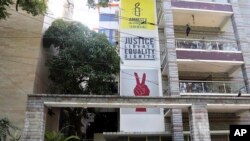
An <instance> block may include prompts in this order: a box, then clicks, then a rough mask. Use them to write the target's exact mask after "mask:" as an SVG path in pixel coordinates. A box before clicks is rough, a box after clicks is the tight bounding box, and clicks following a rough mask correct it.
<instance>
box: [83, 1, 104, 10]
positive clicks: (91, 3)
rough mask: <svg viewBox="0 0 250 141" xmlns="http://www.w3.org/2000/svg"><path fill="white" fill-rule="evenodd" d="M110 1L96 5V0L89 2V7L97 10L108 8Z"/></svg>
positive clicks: (99, 2)
mask: <svg viewBox="0 0 250 141" xmlns="http://www.w3.org/2000/svg"><path fill="white" fill-rule="evenodd" d="M108 4H109V0H98V2H97V3H96V2H95V0H87V5H88V7H89V8H94V9H95V8H96V7H108Z"/></svg>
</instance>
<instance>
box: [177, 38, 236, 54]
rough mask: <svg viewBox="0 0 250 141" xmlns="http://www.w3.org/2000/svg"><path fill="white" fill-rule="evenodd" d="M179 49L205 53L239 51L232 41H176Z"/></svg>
mask: <svg viewBox="0 0 250 141" xmlns="http://www.w3.org/2000/svg"><path fill="white" fill-rule="evenodd" d="M175 46H176V48H177V49H194V50H201V51H202V50H203V51H232V52H235V51H238V50H239V49H238V47H237V44H236V42H232V41H214V40H199V39H195V40H194V39H180V38H179V39H176V40H175Z"/></svg>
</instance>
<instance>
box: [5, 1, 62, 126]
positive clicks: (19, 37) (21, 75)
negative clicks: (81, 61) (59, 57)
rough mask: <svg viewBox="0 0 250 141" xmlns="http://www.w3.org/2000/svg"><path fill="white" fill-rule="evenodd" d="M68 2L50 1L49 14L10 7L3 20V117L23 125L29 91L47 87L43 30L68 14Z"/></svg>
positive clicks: (37, 90)
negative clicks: (42, 42) (42, 39)
mask: <svg viewBox="0 0 250 141" xmlns="http://www.w3.org/2000/svg"><path fill="white" fill-rule="evenodd" d="M65 2H66V0H65V1H64V2H62V1H61V0H57V2H56V1H55V0H50V1H48V6H49V11H48V15H46V16H36V17H33V16H32V15H29V14H27V13H26V12H24V11H22V10H21V9H19V11H18V12H16V11H15V7H11V9H9V10H8V11H9V12H10V13H11V14H12V15H11V16H10V17H9V18H7V19H6V20H1V21H0V33H1V34H0V89H1V90H0V117H8V118H9V119H10V120H11V121H13V123H14V124H15V125H17V126H18V127H20V128H21V129H22V127H23V123H24V115H25V110H26V105H27V104H26V101H27V94H32V93H33V92H35V93H40V92H46V91H45V89H47V87H46V85H45V84H47V81H48V79H47V76H48V75H47V73H46V69H45V67H44V63H45V61H44V60H45V57H44V56H43V52H44V50H43V48H41V37H42V33H43V31H44V30H45V29H46V28H48V27H49V25H50V23H51V22H52V21H54V20H55V18H58V17H62V16H63V15H64V14H65V12H64V11H66V10H65V6H64V4H65ZM60 4H61V7H60V6H58V5H60ZM55 15H57V16H55ZM37 66H38V67H37ZM39 66H40V67H39ZM41 72H45V73H41ZM35 82H36V83H35Z"/></svg>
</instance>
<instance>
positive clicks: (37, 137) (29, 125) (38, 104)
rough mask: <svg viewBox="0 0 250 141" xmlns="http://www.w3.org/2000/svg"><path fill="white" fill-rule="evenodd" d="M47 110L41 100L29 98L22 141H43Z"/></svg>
mask: <svg viewBox="0 0 250 141" xmlns="http://www.w3.org/2000/svg"><path fill="white" fill-rule="evenodd" d="M45 116H46V114H45V108H44V104H43V101H42V100H41V98H34V97H33V98H30V97H29V98H28V102H27V110H26V117H25V123H24V129H23V134H22V139H21V140H22V141H43V140H44V132H45V131H44V130H45V121H46V120H45V118H46V117H45Z"/></svg>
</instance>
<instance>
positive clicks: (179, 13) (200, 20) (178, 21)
mask: <svg viewBox="0 0 250 141" xmlns="http://www.w3.org/2000/svg"><path fill="white" fill-rule="evenodd" d="M172 11H173V22H174V25H181V26H185V25H186V24H189V25H191V26H201V27H219V28H220V29H223V28H224V27H225V26H226V25H227V23H228V21H229V20H230V17H231V16H232V14H233V13H231V12H218V11H208V10H198V9H181V8H180V9H179V8H172ZM160 14H161V15H160V16H159V28H163V27H164V20H163V12H161V13H160Z"/></svg>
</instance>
